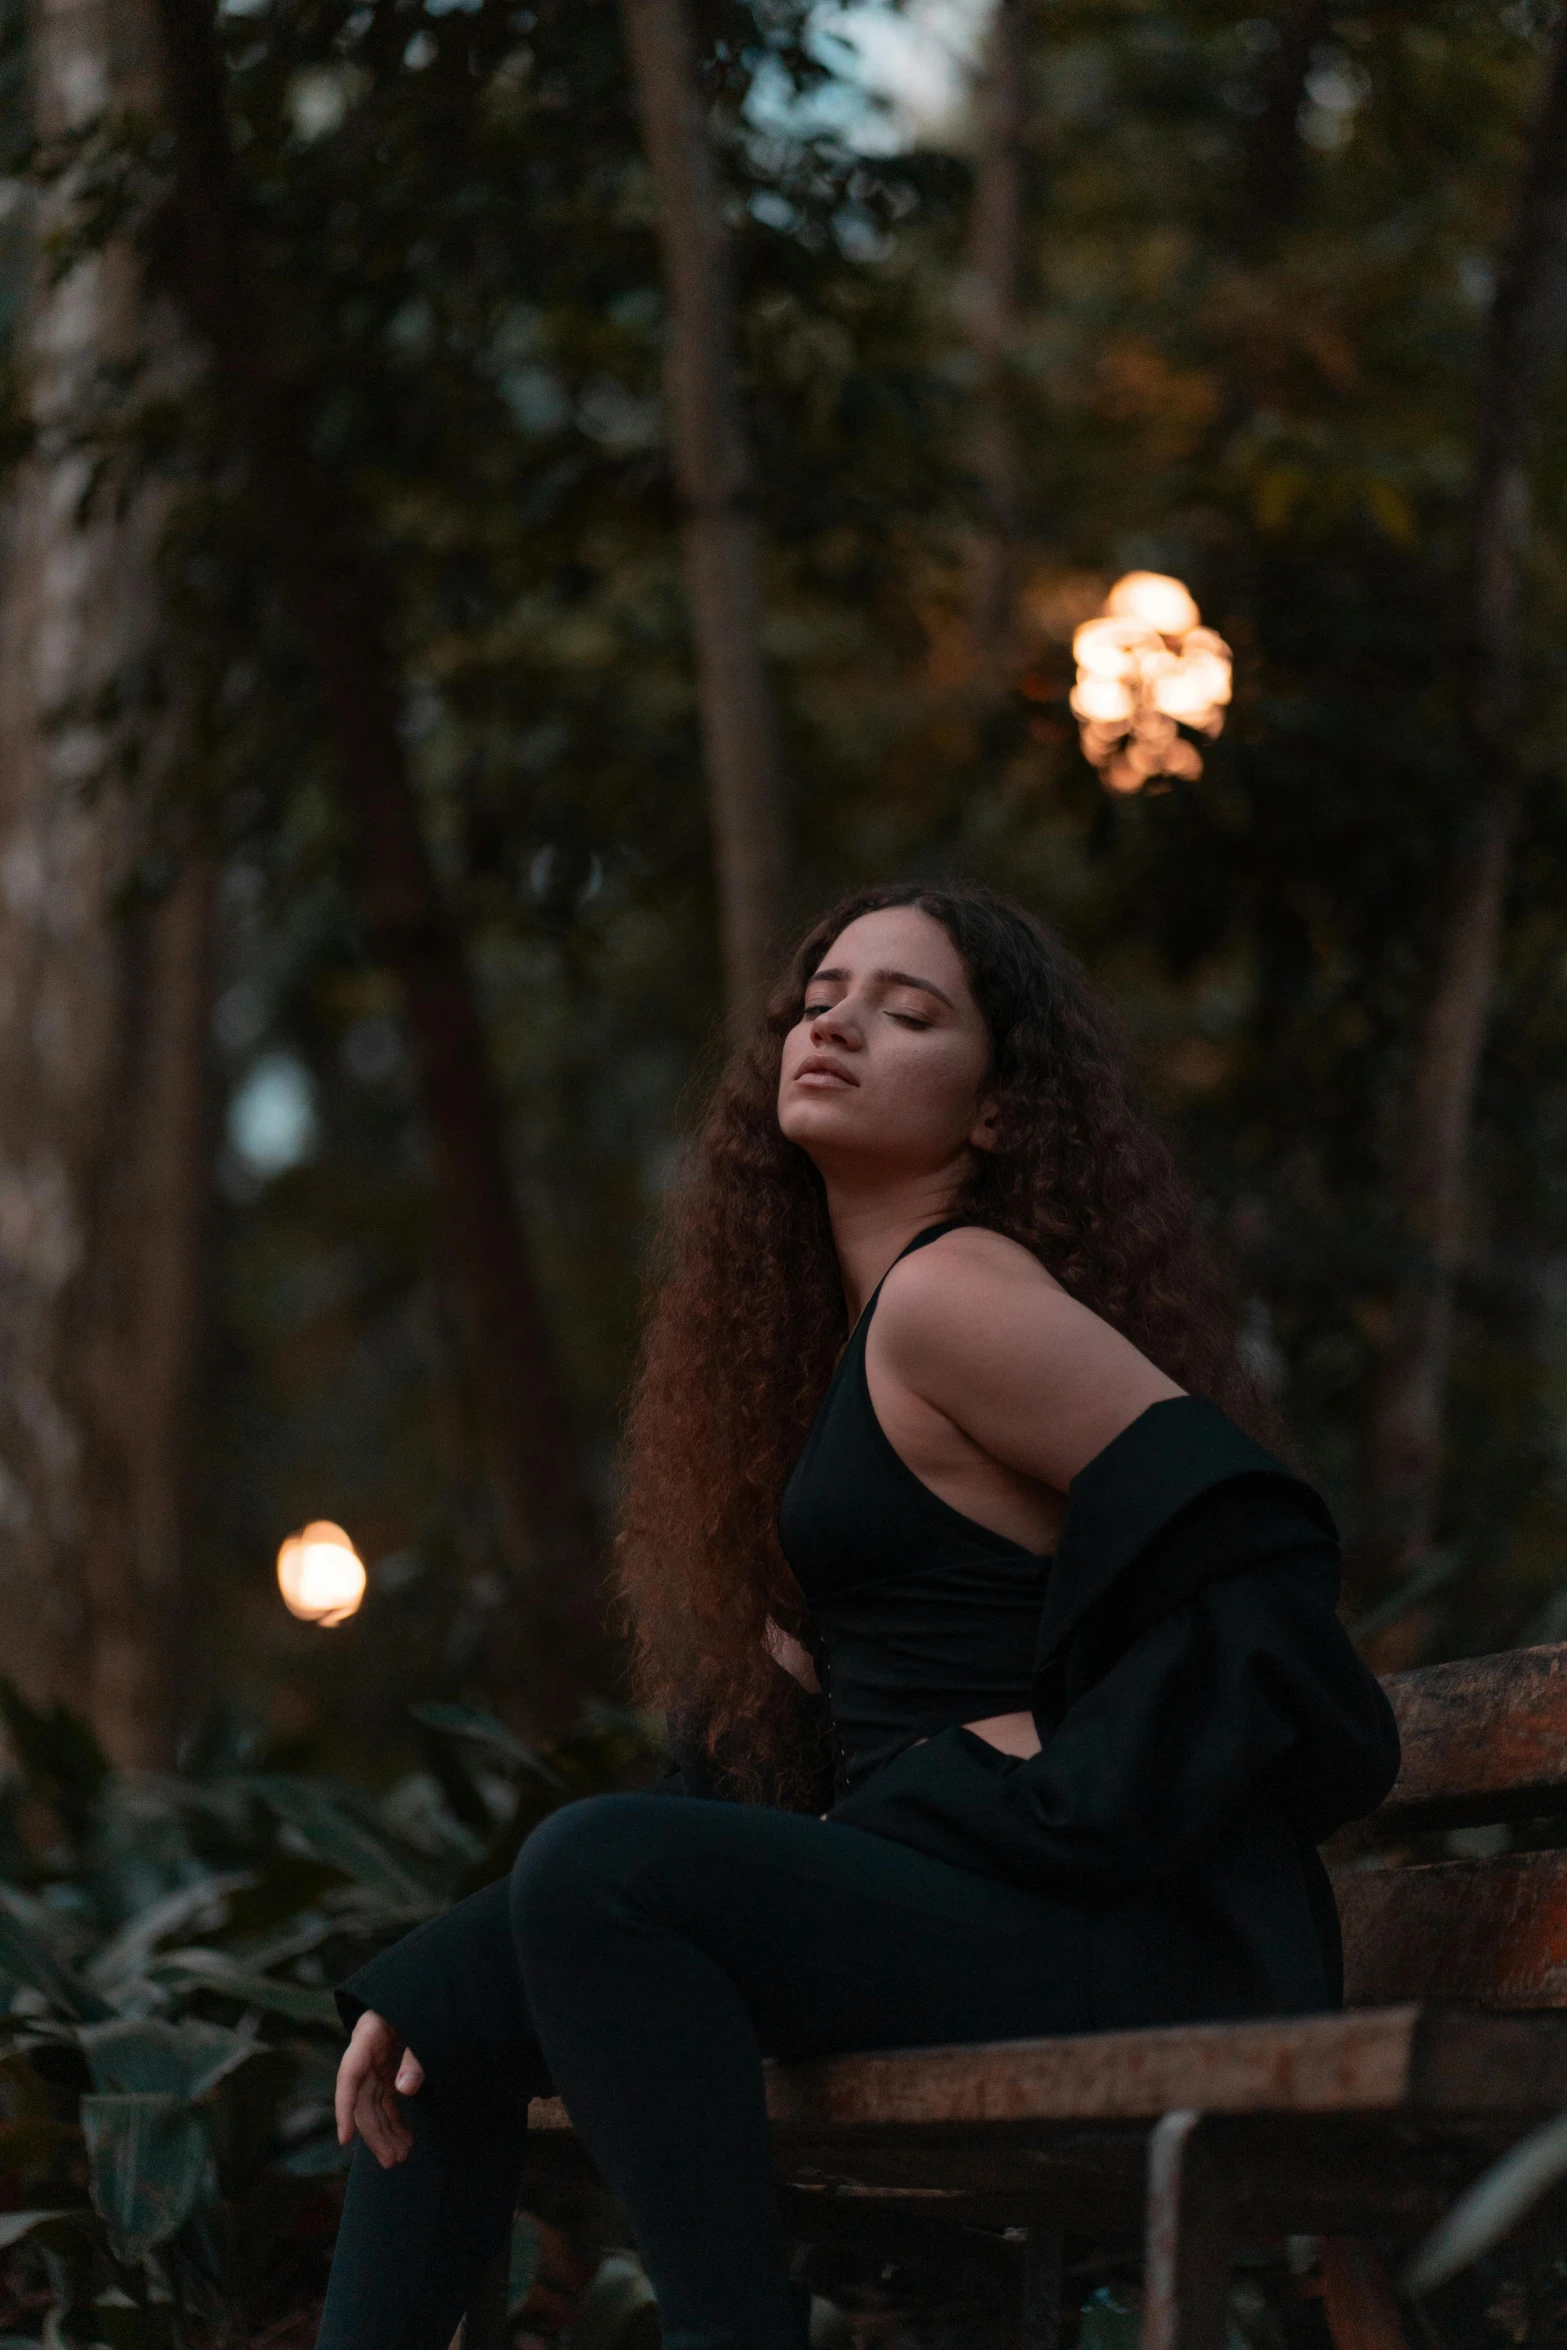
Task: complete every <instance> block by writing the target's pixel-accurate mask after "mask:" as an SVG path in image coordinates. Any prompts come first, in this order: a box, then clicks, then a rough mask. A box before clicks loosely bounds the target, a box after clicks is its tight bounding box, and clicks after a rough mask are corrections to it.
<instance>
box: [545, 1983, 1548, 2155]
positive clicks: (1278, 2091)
mask: <svg viewBox="0 0 1567 2350" xmlns="http://www.w3.org/2000/svg"><path fill="white" fill-rule="evenodd" d="M1561 2105H1567V2027H1563V2026H1560V2025H1557V2024H1556V2023H1555V2021H1554V2019H1551V2020H1549V2021H1547V2022H1545V2023H1543V2024H1542V2023H1535V2022H1532V2021H1525V2020H1524V2019H1523V2018H1521V2017H1516V2016H1482V2015H1476V2016H1470V2015H1463V2014H1456V2013H1445V2012H1442V2011H1435V2012H1433V2011H1432V2010H1431V2009H1428V2008H1421V2007H1418V2006H1413V2005H1410V2006H1401V2007H1378V2008H1369V2009H1366V2010H1363V2011H1361V2012H1359V2013H1350V2014H1345V2015H1326V2016H1302V2017H1295V2018H1287V2019H1284V2020H1280V2021H1274V2020H1272V2019H1270V2020H1268V2021H1265V2022H1251V2023H1238V2024H1181V2025H1173V2026H1160V2027H1158V2028H1156V2029H1153V2030H1148V2031H1137V2032H1099V2033H1088V2034H1084V2035H1083V2036H1082V2037H1080V2038H1073V2039H1050V2040H1015V2041H1007V2042H1004V2043H1001V2044H998V2045H996V2046H985V2045H983V2044H981V2045H978V2046H974V2047H959V2048H926V2049H917V2050H902V2051H895V2052H893V2053H891V2054H886V2055H873V2056H835V2057H826V2058H821V2059H818V2060H815V2061H813V2062H811V2063H808V2064H787V2065H783V2064H773V2065H769V2066H768V2068H767V2109H768V2116H769V2119H770V2120H771V2122H772V2124H773V2127H774V2130H775V2131H776V2132H777V2133H779V2134H780V2135H781V2136H782V2137H783V2138H785V2139H788V2138H791V2137H796V2138H813V2139H814V2138H817V2137H820V2136H822V2135H824V2134H825V2135H828V2136H833V2135H836V2134H839V2133H849V2134H852V2133H854V2132H856V2131H867V2132H875V2131H879V2130H887V2129H924V2130H932V2131H935V2130H944V2129H946V2130H950V2129H957V2130H966V2129H973V2128H984V2127H987V2126H989V2127H994V2126H997V2125H1007V2124H1031V2123H1077V2122H1082V2123H1093V2122H1115V2121H1122V2122H1136V2123H1143V2122H1148V2121H1152V2120H1156V2119H1157V2118H1158V2116H1159V2115H1160V2114H1163V2113H1167V2112H1170V2111H1172V2110H1173V2109H1175V2108H1177V2107H1182V2106H1194V2107H1198V2108H1200V2109H1202V2110H1203V2111H1205V2112H1208V2113H1258V2112H1263V2113H1279V2114H1346V2113H1362V2114H1373V2113H1382V2114H1400V2113H1402V2114H1409V2113H1418V2114H1433V2115H1436V2114H1448V2115H1463V2114H1469V2115H1474V2116H1480V2117H1483V2116H1485V2115H1487V2114H1492V2113H1533V2112H1546V2111H1552V2110H1555V2109H1556V2108H1558V2107H1559V2106H1561ZM529 2120H530V2123H531V2125H532V2127H534V2128H535V2129H542V2130H561V2129H565V2128H568V2127H569V2124H568V2122H567V2119H566V2115H565V2111H564V2108H563V2107H562V2106H561V2105H560V2103H559V2101H558V2100H555V2099H550V2100H544V2099H539V2100H537V2101H536V2102H535V2103H534V2105H533V2107H532V2109H531V2111H530V2115H529Z"/></svg>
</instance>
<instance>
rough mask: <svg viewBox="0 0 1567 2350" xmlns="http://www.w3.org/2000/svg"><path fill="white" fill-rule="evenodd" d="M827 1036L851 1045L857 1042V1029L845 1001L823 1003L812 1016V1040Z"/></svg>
mask: <svg viewBox="0 0 1567 2350" xmlns="http://www.w3.org/2000/svg"><path fill="white" fill-rule="evenodd" d="M829 1036H830V1037H833V1038H835V1039H836V1040H837V1042H838V1043H839V1044H846V1045H849V1046H851V1047H853V1046H857V1045H858V1044H859V1041H860V1033H859V1029H858V1027H857V1025H856V1023H855V1019H854V1015H853V1013H852V1012H851V1011H850V1010H849V1008H848V1004H847V1002H844V1003H837V1004H827V1005H824V1007H823V1008H822V1010H821V1011H819V1012H818V1013H817V1014H816V1015H815V1017H814V1018H813V1020H812V1022H811V1037H812V1040H813V1041H815V1040H817V1039H820V1038H823V1037H829Z"/></svg>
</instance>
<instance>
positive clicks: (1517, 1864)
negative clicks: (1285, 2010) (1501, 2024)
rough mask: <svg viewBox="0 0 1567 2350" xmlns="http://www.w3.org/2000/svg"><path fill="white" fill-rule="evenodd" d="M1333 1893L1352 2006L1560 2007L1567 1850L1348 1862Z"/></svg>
mask: <svg viewBox="0 0 1567 2350" xmlns="http://www.w3.org/2000/svg"><path fill="white" fill-rule="evenodd" d="M1334 1892H1335V1893H1336V1894H1337V1896H1338V1906H1339V1915H1340V1918H1341V1919H1342V1921H1343V1927H1344V1995H1345V1997H1346V1999H1348V2000H1349V2001H1351V2002H1352V2003H1353V2004H1355V2005H1357V2006H1360V2005H1371V2004H1374V2003H1375V2002H1377V2001H1379V2000H1390V2001H1391V2000H1396V2001H1404V2000H1410V1999H1433V2000H1443V2001H1447V2000H1454V2001H1464V2002H1468V2003H1472V2004H1473V2005H1474V2006H1476V2007H1489V2008H1503V2009H1506V2008H1547V2007H1567V1852H1518V1853H1509V1854H1504V1855H1502V1856H1501V1857H1500V1858H1498V1859H1495V1860H1484V1861H1461V1860H1453V1861H1438V1862H1434V1863H1432V1864H1431V1865H1429V1866H1427V1867H1422V1868H1404V1869H1349V1870H1345V1871H1343V1872H1341V1873H1340V1874H1339V1875H1338V1876H1336V1877H1335V1879H1334Z"/></svg>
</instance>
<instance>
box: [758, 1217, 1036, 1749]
mask: <svg viewBox="0 0 1567 2350" xmlns="http://www.w3.org/2000/svg"><path fill="white" fill-rule="evenodd" d="M958 1229H959V1225H958V1223H957V1222H956V1221H952V1222H948V1223H945V1224H936V1225H932V1226H931V1227H930V1229H929V1230H928V1231H925V1232H921V1233H919V1234H918V1235H917V1237H916V1238H915V1239H913V1240H911V1241H910V1242H909V1245H908V1247H907V1248H905V1249H903V1250H902V1251H901V1252H900V1254H899V1256H898V1257H897V1258H896V1259H895V1260H894V1262H896V1263H900V1264H901V1262H902V1260H903V1258H904V1257H906V1256H909V1255H910V1254H912V1252H913V1251H914V1250H915V1249H918V1248H924V1247H926V1246H927V1244H928V1243H929V1242H931V1241H933V1240H939V1239H940V1238H941V1236H942V1234H943V1233H946V1232H953V1231H956V1230H958ZM888 1270H889V1271H890V1270H891V1267H889V1268H888ZM885 1278H886V1276H885V1275H883V1280H885ZM880 1296H881V1283H880V1282H878V1283H877V1286H876V1289H875V1291H874V1293H873V1295H872V1297H871V1299H870V1302H869V1304H868V1305H867V1306H866V1308H865V1311H864V1312H863V1313H862V1314H861V1316H860V1318H859V1320H858V1321H857V1322H856V1323H855V1325H854V1329H853V1331H852V1332H851V1333H850V1337H849V1343H848V1345H847V1346H846V1347H845V1348H844V1351H843V1354H842V1356H841V1357H840V1359H839V1362H838V1366H837V1368H836V1370H835V1371H834V1372H833V1376H832V1380H831V1383H830V1384H829V1386H828V1389H827V1392H826V1394H825V1395H824V1396H823V1398H822V1402H821V1408H820V1410H819V1411H818V1412H817V1415H816V1419H815V1422H814V1424H813V1426H812V1429H811V1433H810V1435H809V1436H808V1438H807V1439H806V1444H805V1450H804V1451H803V1452H802V1453H801V1455H800V1458H799V1460H798V1461H797V1462H796V1463H795V1467H794V1471H793V1474H792V1475H791V1477H790V1479H789V1483H788V1485H787V1487H786V1488H785V1490H784V1497H783V1502H782V1505H781V1507H780V1509H779V1512H778V1536H779V1540H780V1542H781V1543H782V1545H783V1552H784V1556H785V1558H786V1559H787V1560H788V1562H789V1565H790V1567H791V1568H792V1570H793V1572H794V1578H795V1581H796V1582H797V1583H798V1584H799V1586H800V1589H801V1590H802V1592H803V1593H804V1594H805V1597H806V1600H807V1602H808V1604H809V1607H810V1627H809V1629H810V1632H811V1635H812V1639H811V1646H812V1649H813V1653H814V1656H815V1661H816V1670H817V1674H818V1677H819V1679H820V1681H821V1684H822V1690H823V1694H824V1696H825V1698H826V1701H827V1708H828V1712H829V1716H830V1720H831V1725H832V1729H833V1733H834V1744H835V1746H836V1749H837V1760H838V1791H839V1792H840V1793H842V1792H844V1791H845V1790H846V1789H850V1788H854V1787H858V1786H860V1785H862V1784H863V1783H864V1781H865V1780H866V1779H867V1778H868V1777H869V1775H870V1773H871V1772H872V1771H874V1770H877V1769H879V1768H880V1766H881V1765H882V1764H883V1763H885V1762H888V1761H890V1760H891V1759H892V1757H893V1756H894V1755H896V1754H899V1753H901V1752H902V1751H903V1749H904V1748H905V1747H906V1746H911V1745H913V1744H914V1742H915V1741H916V1740H917V1739H920V1738H925V1737H928V1736H929V1735H930V1734H931V1732H933V1731H936V1730H945V1729H947V1728H949V1727H950V1726H951V1725H952V1724H953V1723H955V1722H973V1721H981V1720H983V1719H985V1717H986V1716H988V1715H990V1714H1004V1713H1021V1712H1026V1711H1027V1710H1028V1707H1029V1705H1030V1703H1031V1701H1032V1699H1031V1683H1032V1675H1033V1663H1034V1652H1035V1649H1036V1647H1037V1645H1038V1639H1039V1626H1040V1611H1041V1608H1042V1606H1043V1602H1044V1594H1045V1585H1046V1581H1047V1579H1048V1577H1049V1573H1050V1564H1051V1562H1050V1560H1049V1558H1048V1557H1045V1556H1042V1555H1041V1554H1040V1553H1039V1552H1038V1551H1033V1550H1025V1549H1024V1547H1023V1545H1022V1544H1021V1543H1018V1542H1012V1541H1009V1540H1008V1538H1007V1537H1006V1535H1004V1534H996V1533H993V1532H992V1531H991V1529H990V1528H989V1527H988V1526H981V1525H979V1524H978V1523H977V1522H976V1521H975V1520H974V1519H973V1518H966V1517H965V1516H964V1515H963V1513H962V1512H961V1511H960V1510H955V1509H953V1508H952V1507H951V1505H950V1503H948V1502H945V1501H943V1500H942V1499H941V1497H940V1495H939V1494H935V1493H933V1492H932V1491H931V1489H930V1487H929V1486H928V1485H926V1484H925V1483H924V1482H923V1481H922V1480H921V1479H920V1478H919V1477H917V1476H916V1475H915V1473H914V1471H913V1470H912V1469H911V1468H910V1467H909V1466H908V1463H907V1462H906V1461H905V1460H903V1459H902V1457H901V1456H900V1455H899V1454H898V1453H897V1452H896V1451H894V1449H893V1447H892V1445H891V1443H890V1442H889V1441H888V1438H887V1435H886V1433H885V1431H884V1429H883V1428H882V1425H881V1422H880V1421H879V1420H878V1419H877V1417H876V1411H875V1407H874V1405H873V1404H872V1402H871V1392H870V1386H869V1383H868V1381H867V1378H866V1373H865V1345H866V1340H867V1338H868V1336H869V1334H870V1324H871V1316H872V1315H873V1314H874V1312H875V1310H876V1301H877V1299H878V1298H879V1297H880Z"/></svg>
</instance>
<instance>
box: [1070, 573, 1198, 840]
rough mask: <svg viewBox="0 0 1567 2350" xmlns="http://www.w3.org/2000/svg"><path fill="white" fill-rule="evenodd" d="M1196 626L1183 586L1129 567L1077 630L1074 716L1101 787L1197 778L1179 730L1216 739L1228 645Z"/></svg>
mask: <svg viewBox="0 0 1567 2350" xmlns="http://www.w3.org/2000/svg"><path fill="white" fill-rule="evenodd" d="M1201 623H1202V614H1201V613H1200V612H1199V611H1198V609H1197V606H1196V603H1195V602H1194V601H1193V598H1192V595H1191V591H1190V590H1189V589H1188V588H1187V587H1186V585H1185V584H1184V582H1183V581H1181V580H1179V579H1171V578H1169V577H1167V576H1166V575H1165V574H1164V573H1163V572H1159V571H1129V572H1127V574H1126V576H1125V577H1124V579H1118V580H1117V581H1116V583H1115V586H1114V587H1113V588H1112V589H1111V590H1110V593H1109V595H1108V596H1107V597H1106V599H1105V608H1104V610H1103V612H1102V613H1101V614H1100V615H1099V617H1098V618H1097V619H1095V620H1085V621H1084V622H1083V624H1082V626H1081V627H1080V628H1078V629H1077V630H1076V631H1075V632H1074V634H1073V637H1072V652H1073V656H1074V658H1075V660H1076V662H1077V682H1076V684H1075V685H1074V686H1073V688H1072V712H1073V715H1074V717H1075V718H1076V719H1077V721H1078V729H1079V739H1080V740H1081V743H1082V746H1083V756H1084V758H1085V759H1087V760H1088V762H1089V764H1090V765H1091V766H1094V767H1097V768H1098V770H1099V776H1100V780H1101V782H1103V784H1104V785H1105V787H1106V789H1107V790H1109V791H1113V792H1123V793H1126V792H1137V791H1141V790H1142V789H1143V787H1144V786H1145V785H1146V784H1149V783H1151V782H1152V781H1153V780H1154V778H1155V777H1156V776H1157V777H1167V776H1168V777H1177V778H1179V779H1180V780H1181V781H1183V782H1192V781H1195V779H1196V778H1197V777H1198V776H1199V775H1201V773H1202V753H1201V752H1200V751H1199V750H1198V748H1197V746H1196V744H1195V743H1194V742H1191V741H1189V740H1188V738H1187V737H1186V736H1185V735H1184V734H1182V733H1181V731H1180V729H1181V728H1182V727H1183V726H1185V727H1190V728H1191V730H1192V732H1193V733H1194V734H1206V735H1209V736H1212V735H1216V734H1218V733H1219V731H1220V730H1221V728H1222V727H1223V725H1224V713H1225V709H1226V707H1227V705H1228V703H1229V699H1230V688H1231V670H1232V663H1231V658H1230V648H1229V646H1228V645H1227V644H1226V643H1225V641H1224V639H1223V637H1222V636H1220V635H1218V634H1217V633H1216V631H1215V630H1213V629H1211V628H1204V627H1203V626H1202V624H1201Z"/></svg>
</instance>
